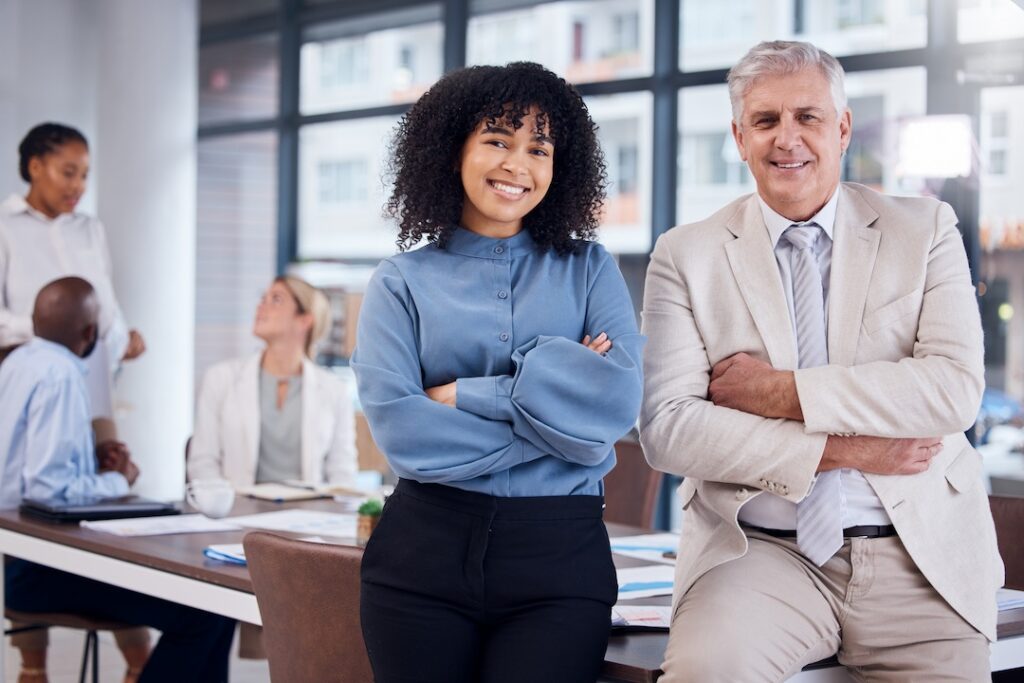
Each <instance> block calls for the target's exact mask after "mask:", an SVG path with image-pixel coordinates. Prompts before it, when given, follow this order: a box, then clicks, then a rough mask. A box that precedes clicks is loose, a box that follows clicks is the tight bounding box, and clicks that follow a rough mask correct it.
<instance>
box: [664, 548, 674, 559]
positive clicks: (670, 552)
mask: <svg viewBox="0 0 1024 683" xmlns="http://www.w3.org/2000/svg"><path fill="white" fill-rule="evenodd" d="M661 556H662V557H664V558H665V559H666V560H674V559H676V551H675V550H666V551H665V552H663V553H662V554H661Z"/></svg>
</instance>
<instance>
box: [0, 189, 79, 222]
mask: <svg viewBox="0 0 1024 683" xmlns="http://www.w3.org/2000/svg"><path fill="white" fill-rule="evenodd" d="M0 207H3V210H4V211H5V212H7V213H8V214H10V215H12V216H13V215H17V214H22V213H25V214H28V215H29V216H32V217H33V218H36V219H38V220H40V221H43V222H44V223H53V222H54V221H58V220H60V219H61V218H63V217H64V216H69V215H70V216H73V215H74V213H71V214H66V213H62V214H60V215H59V216H57V217H56V218H50V217H49V216H47V215H46V214H44V213H42V212H41V211H37V210H36V209H33V208H32V207H31V206H30V205H29V203H28V202H26V201H25V198H24V197H22V196H21V195H19V194H12V195H11V196H10V197H8V198H7V199H5V200H4V203H3V204H0Z"/></svg>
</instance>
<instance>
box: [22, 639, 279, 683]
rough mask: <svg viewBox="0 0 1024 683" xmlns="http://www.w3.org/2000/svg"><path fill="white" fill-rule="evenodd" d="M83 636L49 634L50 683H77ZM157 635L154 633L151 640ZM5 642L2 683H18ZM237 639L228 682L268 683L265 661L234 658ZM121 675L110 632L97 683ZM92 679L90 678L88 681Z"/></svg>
mask: <svg viewBox="0 0 1024 683" xmlns="http://www.w3.org/2000/svg"><path fill="white" fill-rule="evenodd" d="M84 637H85V636H84V634H83V633H82V632H81V631H74V630H70V629H63V628H55V629H51V631H50V656H49V660H48V665H49V672H50V683H77V681H78V670H79V667H80V666H81V663H82V644H83V640H84ZM155 637H156V634H155V633H154V639H155ZM4 640H5V641H6V643H5V647H6V660H5V661H6V669H7V671H6V672H5V674H6V675H5V677H4V683H15V681H17V680H18V668H19V665H20V663H21V659H20V657H19V656H18V652H17V651H16V650H15V649H14V648H12V647H11V644H10V640H9V639H7V638H5V639H4ZM237 650H238V637H237V636H236V637H235V650H234V652H232V655H231V683H269V681H270V673H269V671H268V670H267V663H266V662H265V661H254V660H251V659H239V658H238V655H237ZM123 676H124V660H123V659H122V658H121V653H120V652H118V651H117V647H115V645H114V639H113V638H112V637H111V635H110V634H109V633H101V634H100V681H102V683H120V682H121V681H122V680H123ZM90 680H91V679H90Z"/></svg>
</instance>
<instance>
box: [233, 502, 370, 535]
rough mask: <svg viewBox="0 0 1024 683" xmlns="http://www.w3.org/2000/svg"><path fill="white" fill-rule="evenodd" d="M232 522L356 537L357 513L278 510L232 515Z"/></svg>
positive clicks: (254, 527)
mask: <svg viewBox="0 0 1024 683" xmlns="http://www.w3.org/2000/svg"><path fill="white" fill-rule="evenodd" d="M230 519H231V522H232V523H234V524H236V525H238V526H242V527H246V528H250V529H266V530H269V531H288V532H291V533H294V534H314V535H320V536H341V537H344V538H355V535H356V515H352V514H339V513H336V512H320V511H318V510H298V509H291V510H278V511H276V512H261V513H259V514H255V515H243V516H242V517H231V518H230Z"/></svg>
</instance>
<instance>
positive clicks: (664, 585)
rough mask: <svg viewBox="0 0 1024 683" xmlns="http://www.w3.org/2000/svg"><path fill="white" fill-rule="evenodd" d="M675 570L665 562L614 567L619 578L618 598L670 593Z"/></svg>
mask: <svg viewBox="0 0 1024 683" xmlns="http://www.w3.org/2000/svg"><path fill="white" fill-rule="evenodd" d="M675 571H676V568H675V567H671V566H669V565H667V564H656V565H651V566H648V567H628V568H626V569H616V570H615V573H616V574H617V575H618V579H619V600H635V599H637V598H653V597H655V596H657V595H672V582H673V580H674V579H675Z"/></svg>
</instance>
